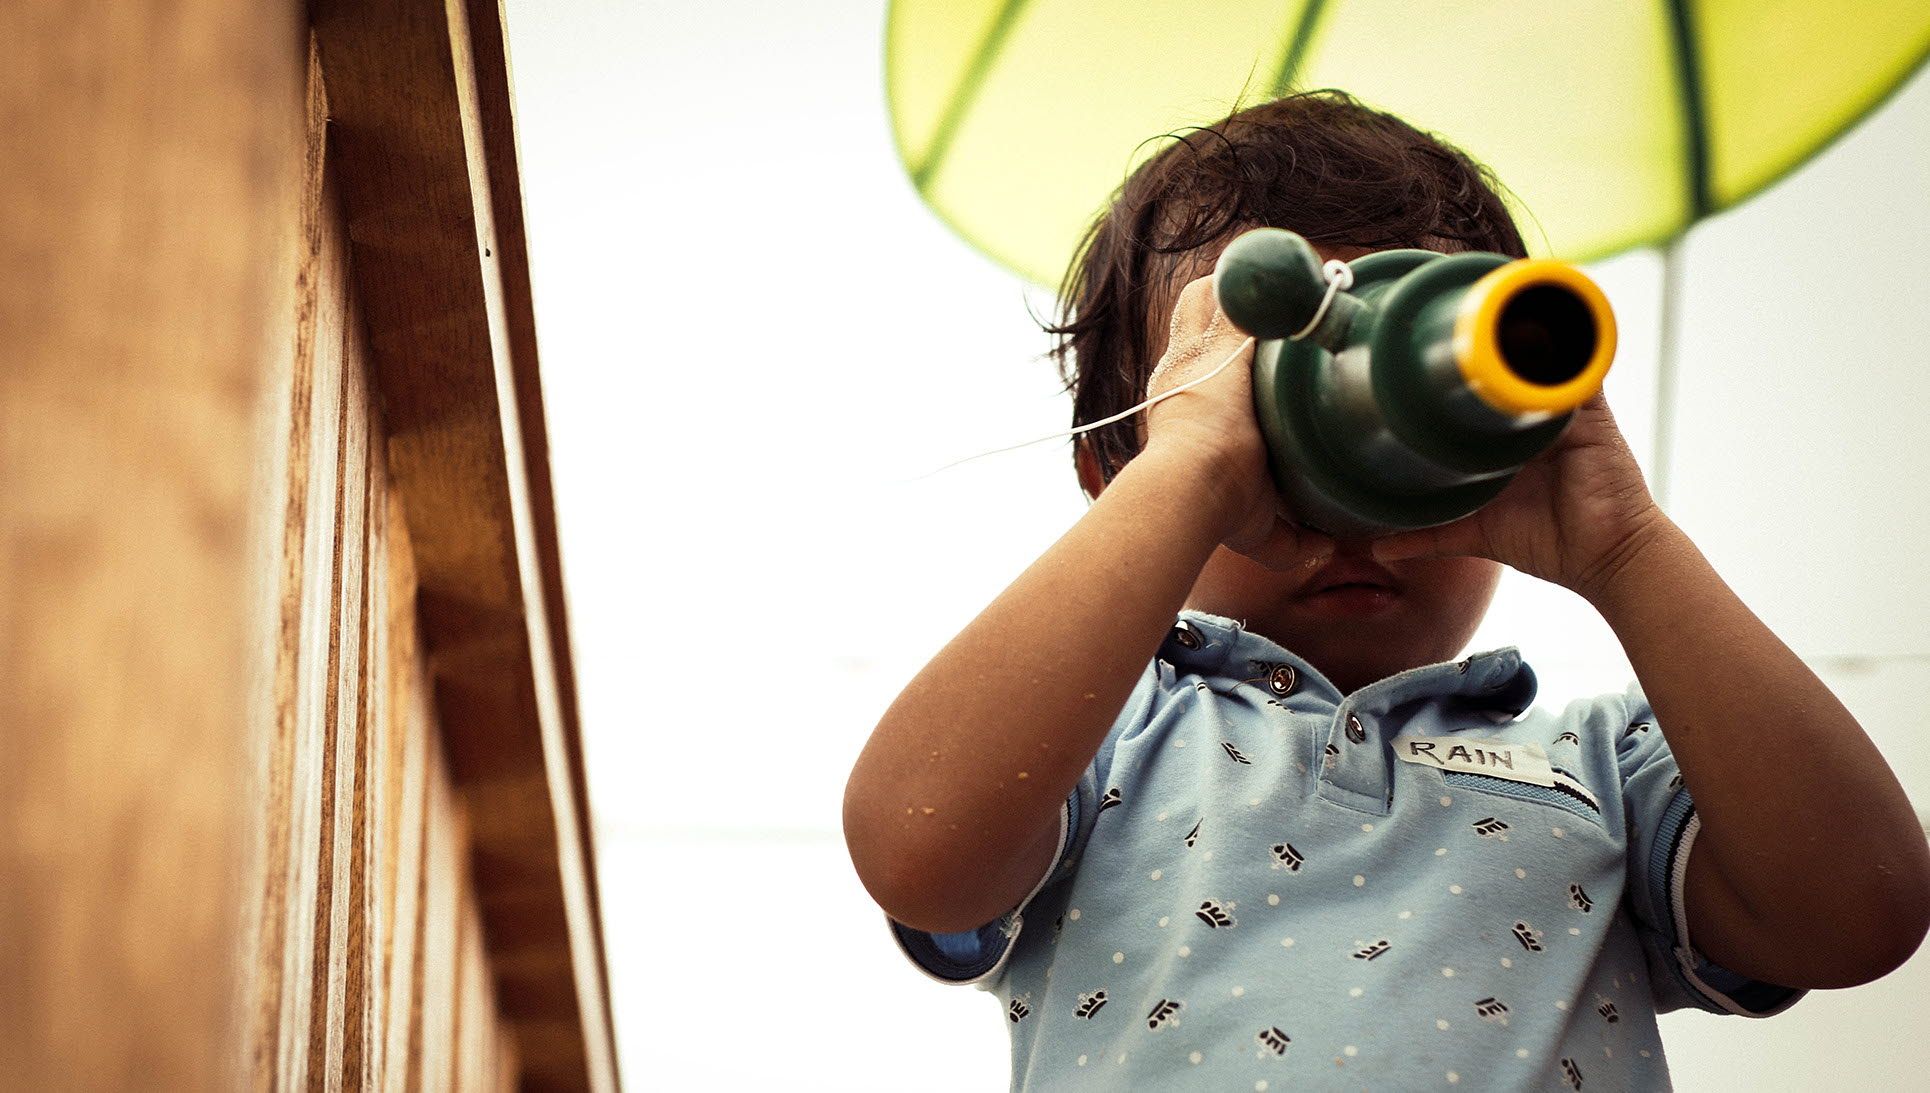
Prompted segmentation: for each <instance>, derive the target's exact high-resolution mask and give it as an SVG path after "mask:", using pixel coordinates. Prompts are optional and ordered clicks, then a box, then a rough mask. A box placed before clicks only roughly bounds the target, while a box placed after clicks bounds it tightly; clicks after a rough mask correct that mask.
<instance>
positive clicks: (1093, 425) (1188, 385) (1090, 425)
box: [910, 338, 1253, 482]
mask: <svg viewBox="0 0 1930 1093" xmlns="http://www.w3.org/2000/svg"><path fill="white" fill-rule="evenodd" d="M1252 344H1253V339H1252V338H1248V339H1247V340H1245V341H1243V342H1241V343H1240V347H1239V348H1238V349H1235V350H1234V351H1233V355H1232V356H1230V357H1228V358H1226V359H1225V360H1223V361H1221V362H1220V363H1219V364H1216V365H1214V366H1213V370H1212V371H1211V372H1208V373H1207V374H1206V375H1204V376H1201V377H1199V378H1198V379H1190V380H1187V381H1186V382H1185V383H1182V384H1180V385H1179V386H1178V387H1175V388H1173V389H1172V390H1170V391H1161V392H1160V393H1159V394H1157V395H1154V396H1153V397H1152V398H1149V399H1147V400H1146V401H1145V402H1142V403H1140V404H1139V405H1137V406H1134V407H1132V408H1131V409H1128V410H1121V411H1120V412H1118V413H1116V414H1114V415H1112V416H1111V417H1108V418H1101V419H1100V420H1098V421H1090V422H1087V423H1086V424H1084V425H1081V426H1079V427H1078V428H1077V429H1067V430H1065V431H1064V432H1059V433H1053V434H1052V435H1050V436H1041V437H1035V438H1033V439H1031V440H1026V441H1021V442H1020V443H1017V444H1008V445H1006V446H1005V447H1003V448H993V449H992V450H991V451H989V452H979V453H978V454H977V455H968V456H966V457H965V458H963V459H954V460H952V461H951V462H950V463H947V464H945V465H944V466H942V467H939V468H936V469H934V470H929V471H926V472H925V473H924V474H921V475H919V476H918V477H917V478H913V479H911V480H910V481H913V482H916V481H918V480H919V479H922V478H930V477H931V476H932V475H934V474H937V473H939V472H940V471H949V470H951V469H952V468H953V467H956V466H958V465H959V464H961V463H970V462H971V461H972V460H974V459H984V458H985V457H986V456H988V455H998V454H999V453H1001V452H1015V451H1018V450H1019V449H1020V448H1030V447H1031V446H1032V445H1034V444H1044V443H1045V442H1046V441H1048V440H1058V439H1060V438H1062V437H1069V436H1078V435H1079V434H1080V433H1089V432H1091V431H1092V430H1094V429H1098V428H1102V427H1104V426H1107V425H1111V424H1112V423H1113V422H1115V421H1124V420H1125V419H1127V418H1129V417H1131V416H1133V415H1134V414H1136V413H1138V412H1140V411H1141V410H1144V409H1146V408H1147V407H1148V406H1151V405H1153V404H1154V403H1157V402H1164V401H1166V400H1167V399H1169V398H1172V397H1173V396H1174V395H1177V394H1179V393H1180V392H1182V391H1190V390H1192V389H1193V388H1195V387H1198V386H1199V385H1200V384H1202V383H1205V382H1206V381H1207V380H1210V379H1212V378H1213V377H1214V376H1217V375H1219V374H1220V373H1221V372H1224V371H1226V366H1227V365H1229V364H1232V363H1233V362H1234V361H1236V360H1239V359H1240V354H1242V353H1245V352H1246V348H1247V346H1249V345H1252Z"/></svg>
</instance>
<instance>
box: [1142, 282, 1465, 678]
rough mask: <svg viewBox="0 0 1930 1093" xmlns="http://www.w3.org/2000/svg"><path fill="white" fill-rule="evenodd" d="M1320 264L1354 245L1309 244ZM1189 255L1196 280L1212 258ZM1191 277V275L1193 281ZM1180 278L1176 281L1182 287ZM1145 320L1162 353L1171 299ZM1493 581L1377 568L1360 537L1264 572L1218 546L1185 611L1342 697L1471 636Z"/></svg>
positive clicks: (1424, 566) (1436, 565)
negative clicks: (1220, 619) (1285, 655)
mask: <svg viewBox="0 0 1930 1093" xmlns="http://www.w3.org/2000/svg"><path fill="white" fill-rule="evenodd" d="M1315 250H1317V251H1318V252H1319V253H1320V256H1321V258H1322V260H1325V259H1329V258H1339V259H1343V260H1348V261H1351V260H1352V259H1355V258H1358V257H1360V256H1361V255H1363V254H1367V253H1369V252H1368V251H1367V250H1365V249H1363V248H1359V247H1332V246H1317V247H1315ZM1197 257H1198V263H1197V265H1198V268H1199V269H1200V274H1203V273H1204V272H1206V271H1209V270H1210V269H1211V268H1212V262H1213V261H1214V260H1215V259H1217V257H1218V255H1217V254H1202V255H1199V256H1197ZM1200 274H1195V276H1198V275H1200ZM1184 281H1185V279H1184V278H1183V279H1181V280H1180V283H1181V284H1183V283H1184ZM1164 303H1165V308H1164V309H1163V312H1164V313H1162V314H1157V315H1153V316H1150V318H1151V319H1152V320H1153V321H1154V322H1155V324H1156V325H1155V326H1154V327H1153V331H1154V339H1155V343H1154V348H1155V350H1156V354H1157V353H1159V352H1164V341H1165V330H1166V323H1167V321H1168V314H1169V313H1170V310H1171V307H1172V301H1170V300H1168V301H1164ZM1500 578H1501V564H1500V563H1499V562H1491V561H1488V560H1487V559H1485V558H1416V559H1412V560H1409V561H1402V562H1394V563H1391V564H1388V565H1381V564H1380V563H1377V562H1375V561H1374V560H1373V557H1372V555H1371V554H1370V553H1369V551H1368V542H1367V540H1364V539H1342V540H1340V541H1339V542H1338V543H1337V545H1336V549H1335V552H1334V556H1333V558H1332V559H1330V560H1329V561H1328V562H1326V563H1324V564H1322V565H1320V566H1319V567H1317V568H1309V567H1307V566H1304V565H1302V566H1290V567H1288V568H1286V569H1284V570H1275V569H1270V568H1268V567H1267V566H1264V565H1261V564H1260V563H1259V562H1256V561H1254V560H1252V559H1251V558H1248V557H1246V556H1245V555H1242V554H1239V553H1236V552H1234V551H1232V550H1228V549H1227V548H1225V547H1221V548H1219V549H1218V550H1216V551H1214V552H1213V556H1212V558H1210V559H1209V560H1208V561H1207V564H1206V568H1205V569H1204V570H1203V571H1202V572H1201V573H1200V577H1199V580H1198V581H1197V582H1195V583H1194V585H1193V591H1192V594H1191V595H1190V596H1188V597H1187V601H1186V604H1187V606H1188V607H1191V608H1194V609H1195V610H1199V611H1205V612H1208V613H1211V614H1214V615H1222V616H1225V617H1227V618H1231V619H1240V620H1243V621H1244V622H1245V623H1246V626H1247V629H1249V630H1252V631H1254V632H1256V633H1259V634H1261V635H1263V636H1265V637H1268V638H1271V639H1272V640H1274V641H1276V642H1278V643H1279V644H1280V645H1282V646H1283V647H1285V648H1287V649H1289V650H1291V651H1293V652H1294V653H1296V654H1298V655H1299V656H1301V657H1304V658H1305V659H1306V660H1307V662H1308V663H1310V664H1312V665H1313V666H1314V667H1316V668H1318V669H1319V670H1320V671H1321V673H1322V674H1324V675H1326V676H1327V678H1328V679H1330V680H1332V681H1333V683H1334V685H1335V686H1337V687H1339V688H1340V689H1341V690H1342V691H1343V692H1350V691H1354V690H1356V689H1358V688H1360V687H1364V686H1366V685H1367V684H1369V683H1372V682H1374V681H1375V680H1378V679H1383V678H1385V677H1387V676H1390V675H1393V674H1394V673H1396V672H1400V671H1404V670H1406V669H1408V668H1415V667H1419V666H1420V665H1423V664H1433V663H1437V662H1439V661H1444V660H1447V659H1449V658H1451V657H1453V656H1454V655H1455V654H1456V653H1457V652H1459V651H1460V650H1461V649H1462V648H1463V647H1465V646H1466V645H1467V643H1468V641H1469V639H1471V638H1472V637H1473V636H1474V631H1475V628H1476V627H1478V626H1479V625H1480V624H1481V619H1482V616H1484V615H1486V614H1487V610H1488V603H1489V601H1491V600H1492V599H1493V598H1494V589H1495V585H1496V583H1497V582H1498V581H1499V580H1500ZM1340 581H1346V582H1350V583H1352V582H1372V583H1376V584H1381V585H1383V586H1384V590H1383V591H1381V592H1378V593H1376V592H1369V591H1366V590H1359V589H1350V590H1346V591H1342V592H1338V593H1326V594H1321V592H1322V590H1323V589H1324V588H1326V587H1327V586H1329V585H1331V584H1334V583H1336V582H1340Z"/></svg>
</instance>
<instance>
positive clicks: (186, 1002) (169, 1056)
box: [0, 0, 301, 1090]
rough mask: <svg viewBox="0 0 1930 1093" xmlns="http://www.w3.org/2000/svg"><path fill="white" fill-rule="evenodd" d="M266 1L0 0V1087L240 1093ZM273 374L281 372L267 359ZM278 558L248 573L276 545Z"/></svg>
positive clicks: (290, 19) (269, 299) (287, 149)
mask: <svg viewBox="0 0 1930 1093" xmlns="http://www.w3.org/2000/svg"><path fill="white" fill-rule="evenodd" d="M296 26H297V23H296V18H295V11H294V10H293V5H289V4H286V3H283V4H276V3H266V4H256V3H242V2H240V0H169V2H167V3H159V2H152V0H124V2H119V3H114V4H94V5H86V6H79V7H77V6H75V5H73V4H70V3H65V2H62V0H8V2H7V3H5V4H0V148H3V149H4V151H3V152H0V162H4V164H5V168H4V170H0V361H4V362H5V367H4V368H0V573H4V574H6V580H5V582H4V585H0V634H3V635H5V638H4V641H5V646H4V648H0V725H4V726H5V735H6V744H5V751H6V758H5V761H4V762H0V881H4V883H0V1074H4V1075H5V1081H6V1082H7V1083H8V1084H9V1085H10V1086H14V1087H18V1088H29V1089H62V1090H88V1089H116V1088H178V1089H212V1088H223V1087H229V1086H233V1085H237V1084H240V1082H241V1081H242V1080H243V1078H244V1075H245V1073H246V1069H247V1065H248V1064H247V1061H246V1054H245V1052H244V1051H243V1050H240V1049H239V1048H238V1044H239V1041H240V1039H241V1036H242V1030H243V1026H244V1022H243V1020H242V1019H241V1013H242V1010H243V998H244V996H245V991H244V987H243V982H242V978H243V976H244V975H245V973H246V971H247V967H246V965H247V963H248V958H247V955H246V954H245V952H243V951H242V950H243V949H244V948H245V946H240V945H237V944H236V939H237V938H241V937H247V936H249V935H250V934H252V929H251V928H250V927H251V923H250V922H249V920H248V918H247V917H246V916H245V915H244V913H243V908H244V907H245V905H246V902H247V900H248V899H249V898H251V897H252V896H253V895H254V892H253V891H252V890H250V891H246V892H244V885H245V884H246V883H247V882H248V866H247V865H246V860H245V859H246V855H247V854H249V853H251V852H252V851H253V849H254V848H255V847H254V842H253V839H252V837H251V835H250V832H251V831H252V830H253V827H254V822H253V821H254V809H253V804H254V800H255V791H256V789H257V783H256V780H255V776H256V769H255V763H256V758H257V753H256V752H255V751H254V749H253V748H252V746H251V745H249V744H248V740H249V734H248V728H249V723H248V721H247V717H248V714H249V712H250V708H251V698H250V695H251V690H252V689H253V688H254V687H255V686H256V685H257V683H258V682H261V681H265V680H266V678H267V674H266V671H265V666H263V665H262V664H261V658H262V657H264V656H265V655H266V654H265V650H264V649H263V648H262V647H261V645H260V644H259V643H257V642H255V641H254V640H252V639H254V638H255V637H257V636H258V634H259V633H260V632H263V631H265V630H268V629H271V627H267V626H261V627H258V626H257V622H256V618H255V611H256V608H255V600H254V598H253V593H254V592H256V590H257V588H258V583H259V582H258V581H257V580H256V579H255V577H254V575H253V573H254V570H253V567H252V564H251V563H252V562H253V561H254V560H255V559H257V558H258V557H260V555H261V552H260V551H258V550H257V548H256V543H255V541H254V536H255V535H256V534H257V533H260V534H273V533H274V532H275V531H276V530H278V529H275V528H270V527H257V525H255V524H254V522H253V520H252V518H251V516H250V511H251V502H256V501H260V502H262V505H263V507H266V506H267V504H268V500H269V499H270V498H272V497H273V495H274V491H275V488H276V487H275V486H274V485H273V484H272V483H263V482H261V481H259V480H258V479H257V476H256V468H257V463H256V459H255V449H256V441H257V440H258V438H259V437H260V436H261V435H263V432H264V430H263V429H262V428H261V423H260V419H259V417H258V413H259V411H260V409H261V406H262V403H263V401H264V398H266V397H269V393H270V390H271V387H272V384H271V382H270V380H269V379H268V366H269V364H270V360H269V356H268V353H267V351H266V350H267V347H268V346H269V344H270V343H269V340H268V338H269V335H270V333H271V330H273V329H274V328H275V327H276V326H278V325H279V320H278V319H276V318H275V317H274V313H275V310H276V309H277V308H278V307H279V306H280V304H279V303H278V300H280V299H281V298H282V297H281V293H282V292H283V289H281V288H279V287H278V286H277V285H276V284H275V283H274V282H273V280H272V273H273V271H274V270H275V268H276V265H277V251H278V249H279V248H280V247H282V245H283V240H284V238H285V235H286V232H285V230H284V226H283V224H282V222H281V219H280V218H281V216H282V214H283V212H284V210H287V209H290V208H292V202H293V200H294V196H293V195H294V193H295V192H296V189H297V187H298V186H299V175H298V174H297V173H296V171H295V170H294V169H293V168H295V167H296V166H297V165H298V163H299V161H298V160H297V159H296V158H295V155H294V153H295V146H294V143H293V142H294V141H295V140H297V139H299V136H300V133H301V97H300V75H301V73H300V60H301V58H300V54H299V51H298V50H297V49H295V48H293V47H294V46H295V44H296V43H297V42H298V41H299V39H298V38H297V36H296ZM278 351H279V352H285V346H284V347H282V348H281V349H280V350H278ZM270 553H272V551H271V552H270Z"/></svg>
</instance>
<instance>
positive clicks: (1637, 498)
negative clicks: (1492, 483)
mask: <svg viewBox="0 0 1930 1093" xmlns="http://www.w3.org/2000/svg"><path fill="white" fill-rule="evenodd" d="M1665 523H1666V517H1664V516H1663V514H1662V510H1661V509H1660V508H1658V507H1657V506H1656V504H1655V500H1654V499H1653V498H1652V497H1651V496H1650V495H1649V490H1648V484H1647V483H1646V482H1644V481H1643V480H1642V470H1641V468H1640V467H1638V466H1637V465H1636V463H1635V455H1634V453H1633V452H1631V451H1630V450H1629V446H1628V441H1626V440H1624V439H1623V438H1622V433H1621V430H1620V429H1617V428H1616V427H1615V418H1614V415H1612V414H1610V413H1609V410H1608V402H1607V401H1606V400H1605V399H1604V398H1603V397H1602V395H1600V394H1599V393H1598V394H1596V396H1595V397H1594V398H1592V399H1590V400H1589V401H1588V402H1586V403H1584V404H1583V405H1582V406H1581V408H1580V409H1578V410H1576V411H1575V416H1574V418H1573V419H1572V420H1571V421H1570V422H1569V424H1568V428H1567V429H1566V430H1564V431H1563V433H1562V435H1561V437H1560V439H1558V440H1556V441H1555V443H1554V445H1553V446H1552V447H1550V448H1549V449H1548V450H1547V451H1544V452H1542V453H1541V454H1540V455H1538V456H1536V457H1535V458H1534V459H1532V460H1530V461H1529V462H1528V463H1527V464H1526V465H1524V466H1523V467H1522V468H1521V471H1520V473H1518V474H1516V475H1515V478H1514V481H1512V482H1510V483H1509V484H1508V488H1507V489H1505V490H1502V491H1501V493H1500V495H1499V496H1497V497H1496V498H1495V499H1494V500H1492V501H1490V502H1488V503H1487V504H1486V505H1484V506H1482V508H1481V509H1480V510H1479V511H1477V512H1475V513H1474V514H1472V515H1470V516H1467V517H1464V518H1462V519H1460V520H1456V521H1454V522H1452V523H1448V524H1442V525H1441V526H1439V527H1432V528H1422V529H1420V530H1418V531H1409V532H1401V533H1398V534H1394V535H1389V536H1387V537H1385V538H1382V539H1378V540H1376V541H1375V542H1374V545H1373V551H1374V557H1375V558H1376V559H1377V560H1379V561H1382V562H1389V561H1398V560H1400V559H1404V558H1427V557H1442V556H1474V557H1481V558H1490V559H1493V560H1494V561H1497V562H1502V563H1505V564H1507V565H1509V566H1512V567H1513V568H1515V569H1518V570H1520V571H1521V572H1523V573H1527V574H1529V575H1531V576H1535V577H1540V578H1541V579H1543V580H1546V581H1553V582H1554V583H1556V584H1559V585H1561V586H1562V587H1564V588H1567V589H1570V590H1572V591H1574V592H1577V593H1579V594H1581V595H1582V596H1583V597H1590V596H1592V594H1593V593H1594V592H1595V591H1597V590H1598V589H1600V588H1602V587H1603V586H1604V585H1605V584H1606V583H1607V582H1608V581H1609V579H1610V578H1612V576H1613V575H1614V573H1615V571H1616V570H1617V569H1619V568H1620V567H1621V565H1622V563H1623V562H1624V561H1626V560H1627V558H1628V557H1629V556H1630V555H1631V554H1632V553H1633V552H1634V551H1635V550H1636V549H1638V548H1639V547H1640V545H1641V544H1642V543H1643V542H1644V541H1646V540H1647V539H1648V537H1649V536H1650V535H1651V534H1652V533H1653V532H1654V531H1655V530H1656V529H1657V528H1659V527H1660V526H1662V525H1663V524H1665Z"/></svg>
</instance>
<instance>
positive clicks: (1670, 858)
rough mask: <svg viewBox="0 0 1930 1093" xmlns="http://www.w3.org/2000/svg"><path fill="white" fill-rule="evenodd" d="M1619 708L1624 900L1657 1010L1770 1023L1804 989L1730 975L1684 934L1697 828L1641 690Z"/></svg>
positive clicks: (1665, 742)
mask: <svg viewBox="0 0 1930 1093" xmlns="http://www.w3.org/2000/svg"><path fill="white" fill-rule="evenodd" d="M1625 704H1626V716H1625V717H1624V719H1623V721H1622V723H1621V726H1620V728H1619V730H1618V731H1619V732H1620V733H1621V738H1620V739H1619V740H1618V741H1617V742H1616V763H1617V766H1618V767H1619V769H1620V775H1621V782H1622V802H1623V814H1624V816H1625V818H1626V822H1627V824H1628V886H1627V892H1628V895H1627V901H1628V904H1629V909H1630V911H1631V913H1632V914H1633V916H1634V918H1635V922H1636V927H1637V932H1638V933H1639V934H1640V936H1641V939H1642V947H1643V949H1644V950H1645V951H1646V953H1647V958H1648V964H1649V979H1650V982H1651V983H1652V984H1653V986H1654V990H1655V1000H1656V1008H1657V1010H1658V1012H1662V1013H1667V1012H1669V1011H1670V1010H1676V1009H1681V1008H1683V1007H1685V1006H1694V1007H1696V1008H1699V1009H1704V1010H1708V1011H1709V1012H1711V1013H1733V1014H1739V1015H1741V1016H1744V1017H1768V1016H1770V1015H1772V1014H1776V1013H1780V1012H1782V1011H1783V1010H1785V1009H1788V1008H1789V1007H1790V1006H1792V1005H1794V1004H1795V1003H1796V1000H1797V999H1798V998H1801V997H1802V996H1803V994H1804V993H1805V992H1804V991H1802V990H1799V989H1796V988H1793V987H1783V986H1778V985H1776V984H1774V983H1764V982H1760V981H1758V980H1755V979H1751V978H1749V977H1748V976H1746V975H1741V974H1738V973H1736V972H1732V971H1730V970H1728V969H1727V968H1724V967H1722V966H1721V965H1719V964H1716V963H1715V962H1714V961H1711V960H1710V959H1709V958H1708V957H1706V956H1704V955H1703V954H1702V953H1701V952H1700V951H1699V950H1698V949H1697V948H1696V947H1695V943H1694V940H1693V939H1692V938H1691V937H1690V936H1689V911H1688V904H1687V902H1686V899H1687V896H1686V888H1687V885H1686V883H1685V881H1686V879H1687V877H1688V868H1689V854H1690V853H1691V852H1692V851H1693V850H1694V848H1695V838H1696V833H1697V832H1698V831H1699V830H1700V829H1701V826H1702V824H1701V821H1700V820H1699V819H1697V817H1696V814H1695V801H1694V800H1693V799H1692V798H1691V797H1690V796H1689V791H1688V789H1687V787H1685V786H1684V785H1683V784H1682V776H1681V774H1680V772H1679V771H1678V770H1677V768H1676V763H1675V755H1674V753H1673V752H1671V751H1670V750H1669V743H1668V740H1667V739H1666V738H1664V736H1663V735H1662V729H1661V727H1660V726H1658V725H1657V724H1656V722H1655V715H1654V712H1653V711H1652V710H1651V709H1650V708H1649V703H1648V699H1647V697H1646V696H1644V695H1643V694H1642V691H1641V688H1640V686H1639V685H1636V684H1631V685H1630V686H1629V688H1628V692H1627V694H1626V696H1625Z"/></svg>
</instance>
